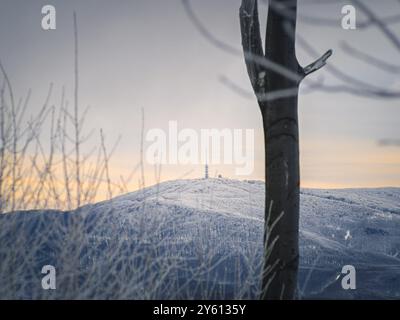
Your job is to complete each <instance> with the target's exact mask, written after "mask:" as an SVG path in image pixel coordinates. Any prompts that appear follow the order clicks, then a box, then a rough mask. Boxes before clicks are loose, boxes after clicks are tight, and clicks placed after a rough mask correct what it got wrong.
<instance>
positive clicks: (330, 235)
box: [0, 179, 400, 299]
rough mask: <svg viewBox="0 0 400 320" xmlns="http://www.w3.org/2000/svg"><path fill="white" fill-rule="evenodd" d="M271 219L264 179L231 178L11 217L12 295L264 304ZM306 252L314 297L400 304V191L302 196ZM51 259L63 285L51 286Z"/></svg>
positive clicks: (304, 265) (5, 279)
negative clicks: (265, 242) (346, 272)
mask: <svg viewBox="0 0 400 320" xmlns="http://www.w3.org/2000/svg"><path fill="white" fill-rule="evenodd" d="M263 216H264V184H263V183H262V182H260V181H237V180H228V179H207V180H206V179H197V180H177V181H169V182H165V183H161V184H160V185H156V186H153V187H149V188H147V189H145V190H142V191H137V192H133V193H129V194H126V195H123V196H120V197H117V198H114V199H112V200H111V201H105V202H101V203H98V204H95V205H88V206H85V207H82V208H79V209H78V210H76V211H71V212H56V211H40V212H37V211H31V212H18V213H13V214H6V215H2V216H0V298H27V299H31V298H45V299H47V298H124V299H126V298H127V299H148V298H167V299H168V298H178V299H181V298H200V299H201V298H217V299H220V298H255V297H257V295H258V291H259V284H260V268H261V265H262V258H261V257H262V237H263V234H262V232H263V221H264V219H263ZM300 247H301V248H300V249H301V258H300V277H299V293H300V296H301V297H302V298H329V299H333V298H344V299H347V298H366V299H368V298H400V189H398V188H382V189H344V190H311V189H304V190H302V194H301V221H300ZM47 264H49V265H53V266H55V267H56V270H57V289H56V290H48V291H46V290H43V289H42V288H41V279H42V277H43V275H42V274H41V268H42V266H43V265H47ZM346 264H351V265H354V267H355V268H356V271H357V289H356V290H343V289H342V288H341V285H340V282H341V277H340V272H341V269H342V266H343V265H346Z"/></svg>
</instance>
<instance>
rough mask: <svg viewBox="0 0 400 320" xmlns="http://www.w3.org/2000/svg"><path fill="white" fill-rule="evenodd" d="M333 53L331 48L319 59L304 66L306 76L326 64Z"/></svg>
mask: <svg viewBox="0 0 400 320" xmlns="http://www.w3.org/2000/svg"><path fill="white" fill-rule="evenodd" d="M332 53H333V51H332V49H329V50H328V51H327V52H325V53H324V54H323V55H322V56H321V57H320V58H319V59H317V60H315V61H314V62H313V63H311V64H309V65H308V66H307V67H304V68H303V72H304V76H305V77H306V76H308V75H309V74H311V73H313V72H315V71H317V70H319V69H321V68H322V67H323V66H324V65H326V61H327V60H328V59H329V57H330V56H331V55H332Z"/></svg>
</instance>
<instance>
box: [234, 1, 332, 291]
mask: <svg viewBox="0 0 400 320" xmlns="http://www.w3.org/2000/svg"><path fill="white" fill-rule="evenodd" d="M296 11H297V0H270V1H269V9H268V21H267V30H266V40H265V42H266V43H265V52H264V49H263V47H262V41H261V35H260V24H259V20H258V9H257V0H242V5H241V7H240V26H241V36H242V46H243V51H244V56H245V61H246V66H247V71H248V74H249V77H250V81H251V85H252V87H253V89H254V92H255V95H256V97H257V101H258V105H259V107H260V110H261V114H262V120H263V127H264V143H265V187H266V192H265V236H264V244H265V256H264V260H265V261H264V268H263V283H262V285H263V287H262V298H263V299H293V298H295V296H296V288H297V272H298V264H299V241H298V239H299V236H298V234H299V203H300V173H299V128H298V112H297V97H298V89H299V84H300V82H301V81H302V79H304V78H305V77H306V76H307V75H308V74H310V73H312V72H314V71H316V70H318V69H319V68H321V67H322V66H324V65H325V63H326V60H327V59H328V58H329V56H330V55H331V54H332V51H331V50H329V51H328V52H327V53H325V54H324V55H323V56H322V57H321V58H320V59H318V60H317V61H315V62H314V63H312V64H310V65H309V66H307V67H304V68H303V67H301V66H300V65H299V63H298V61H297V58H296V53H295V28H296Z"/></svg>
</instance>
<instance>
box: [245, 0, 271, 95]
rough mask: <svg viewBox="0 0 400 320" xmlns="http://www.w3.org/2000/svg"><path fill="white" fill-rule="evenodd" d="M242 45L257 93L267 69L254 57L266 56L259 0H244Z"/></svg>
mask: <svg viewBox="0 0 400 320" xmlns="http://www.w3.org/2000/svg"><path fill="white" fill-rule="evenodd" d="M239 17H240V30H241V36H242V47H243V51H244V53H245V62H246V67H247V72H248V74H249V77H250V81H251V85H252V86H253V89H254V91H255V92H256V93H258V92H259V90H260V88H261V87H263V85H264V78H265V70H264V68H263V67H262V66H261V65H260V64H259V63H257V61H256V59H254V57H264V51H263V48H262V41H261V34H260V22H259V20H258V8H257V0H242V4H241V6H240V10H239Z"/></svg>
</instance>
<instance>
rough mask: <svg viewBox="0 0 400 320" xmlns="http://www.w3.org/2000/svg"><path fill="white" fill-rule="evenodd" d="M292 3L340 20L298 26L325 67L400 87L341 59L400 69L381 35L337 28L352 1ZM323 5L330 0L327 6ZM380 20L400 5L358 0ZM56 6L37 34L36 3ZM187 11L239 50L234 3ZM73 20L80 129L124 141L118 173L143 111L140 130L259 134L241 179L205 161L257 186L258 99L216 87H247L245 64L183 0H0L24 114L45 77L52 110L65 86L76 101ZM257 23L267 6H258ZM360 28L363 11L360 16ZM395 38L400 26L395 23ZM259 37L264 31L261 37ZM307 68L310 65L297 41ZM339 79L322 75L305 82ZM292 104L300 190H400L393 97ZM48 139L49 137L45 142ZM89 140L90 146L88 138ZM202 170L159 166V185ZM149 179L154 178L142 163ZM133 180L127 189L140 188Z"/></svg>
mask: <svg viewBox="0 0 400 320" xmlns="http://www.w3.org/2000/svg"><path fill="white" fill-rule="evenodd" d="M302 2H303V1H301V0H300V1H299V16H312V17H321V18H322V17H326V18H328V19H330V20H335V19H337V26H321V25H317V26H316V25H311V24H309V23H307V22H305V21H303V20H302V19H299V21H298V29H297V32H298V35H301V37H302V38H305V39H306V40H307V41H308V42H309V43H311V44H312V45H313V47H314V48H315V49H316V50H317V51H318V52H319V53H320V54H322V53H324V52H325V51H326V50H328V49H333V51H334V54H333V56H332V57H331V58H330V60H329V62H328V63H329V64H332V65H334V66H336V67H337V68H339V69H340V70H342V71H344V72H346V73H347V74H349V75H351V76H353V77H356V78H358V79H361V80H363V81H365V82H369V83H371V84H375V85H377V86H381V87H383V88H386V89H393V90H394V89H398V90H400V77H399V75H400V73H399V72H397V73H394V72H393V73H388V72H384V71H382V70H379V69H378V68H376V67H374V66H371V65H368V64H365V63H363V62H360V61H359V60H356V59H354V58H353V57H351V56H349V55H348V54H347V53H345V52H344V51H343V50H342V48H341V46H340V44H341V42H343V41H346V42H347V43H350V44H351V45H353V46H355V47H356V48H358V49H360V50H362V51H365V52H368V53H369V54H371V55H374V56H376V57H380V58H381V59H383V60H385V61H388V62H391V63H392V64H397V65H400V59H399V57H400V51H396V50H395V48H394V47H393V46H392V45H391V44H390V43H389V42H388V41H387V39H386V38H384V37H383V36H382V34H381V33H379V32H378V31H377V29H376V28H373V27H372V28H370V29H367V30H364V29H357V30H344V29H342V28H341V22H340V21H341V17H342V14H341V8H342V6H343V5H344V4H347V3H348V2H343V1H337V2H335V1H329V4H322V3H323V2H324V1H321V3H319V4H312V2H311V1H304V3H302ZM325 2H326V1H325ZM365 3H367V4H369V5H370V6H371V8H373V9H374V11H375V12H376V13H377V14H379V15H381V16H388V15H389V16H390V15H393V14H395V13H400V4H399V2H398V1H394V0H393V1H392V0H384V1H365ZM46 4H52V5H54V6H55V8H56V10H57V29H56V30H51V31H44V30H42V28H41V19H42V14H41V8H42V6H44V5H46ZM192 5H193V9H194V10H195V12H196V14H197V16H198V17H199V18H200V19H201V21H203V23H204V25H205V26H206V27H207V28H208V30H210V31H211V32H212V33H213V34H214V36H215V37H216V38H218V39H220V40H222V41H224V42H225V43H228V44H229V45H231V46H233V47H236V48H238V49H240V46H241V39H240V28H239V18H238V10H239V6H240V1H239V0H192ZM74 10H75V11H76V12H77V16H78V25H79V64H80V92H79V96H80V104H81V108H82V109H84V108H85V107H86V106H88V105H90V106H91V109H90V111H89V114H88V117H87V122H86V128H87V131H90V130H91V129H92V128H96V129H100V128H103V130H104V132H105V134H106V138H107V142H108V143H109V144H110V145H112V142H113V141H115V140H116V139H117V138H118V136H119V135H121V136H122V139H121V141H120V143H119V146H118V148H117V149H116V152H115V154H114V156H113V158H112V160H111V162H110V165H111V168H112V172H113V174H115V175H119V174H122V175H128V174H129V172H131V171H132V169H133V168H134V167H135V166H136V164H137V163H138V161H139V150H140V132H141V109H142V108H143V110H144V114H145V131H147V130H149V129H152V128H163V129H165V130H167V128H168V121H177V122H178V126H179V129H184V128H193V129H195V130H196V131H200V129H207V128H216V129H223V128H231V129H246V128H250V129H251V128H252V129H254V130H255V150H254V151H255V169H254V172H253V174H251V175H249V176H236V175H235V172H234V166H231V165H225V166H223V165H218V166H217V165H216V166H210V175H212V176H214V175H215V174H216V173H218V174H222V176H225V177H229V178H238V179H263V177H264V154H263V153H264V145H263V134H262V123H261V115H260V112H259V109H258V106H257V102H256V101H255V98H254V99H252V98H247V97H245V96H243V95H240V94H238V93H237V92H235V91H234V90H232V88H229V87H227V86H226V84H224V83H223V82H221V80H220V78H221V76H223V77H226V78H228V79H230V80H231V81H232V82H234V83H235V84H236V85H237V86H239V87H241V88H242V89H243V90H245V91H249V92H251V86H250V82H249V80H248V76H247V72H246V68H245V64H244V61H243V58H240V57H237V56H235V55H230V54H229V53H227V52H224V51H222V50H220V49H219V48H217V47H215V46H214V45H213V44H211V43H210V42H209V41H208V40H207V39H205V38H204V37H203V36H202V35H201V34H200V33H199V31H198V30H197V29H196V27H195V26H194V25H193V23H192V22H191V21H190V19H189V18H188V15H187V14H186V12H185V10H184V8H183V6H182V3H181V1H180V0H118V1H105V0H85V1H54V0H46V1H41V0H40V1H39V0H31V1H23V0H0V41H1V42H0V43H1V45H0V60H1V62H2V64H3V65H4V67H5V69H6V70H7V72H8V74H9V77H10V81H11V83H12V85H13V88H14V94H15V95H16V97H24V96H25V95H26V92H27V91H28V89H29V88H31V89H32V100H31V103H30V106H29V109H28V113H35V112H37V111H38V110H39V109H40V108H41V106H42V104H43V101H44V99H45V96H46V93H47V88H48V86H49V83H50V82H53V83H54V92H53V96H52V100H51V101H52V103H53V104H56V105H57V104H58V103H59V101H60V99H61V88H62V86H63V85H65V87H66V92H67V96H68V99H69V101H70V103H72V101H73V85H74V81H73V75H74V73H73V71H74V47H73V11H74ZM259 10H260V14H261V17H260V18H261V22H262V26H263V28H264V25H265V18H266V10H267V7H266V6H265V5H260V9H259ZM357 18H358V19H359V21H362V20H363V15H362V13H361V12H360V13H357ZM390 28H391V30H392V31H393V32H396V33H397V34H398V35H399V36H400V23H397V24H392V25H391V26H390ZM263 32H264V30H263ZM297 55H298V59H299V61H300V63H301V64H302V65H307V64H308V63H310V62H312V61H313V60H315V58H316V57H310V56H309V55H308V54H307V53H306V52H305V51H304V50H303V49H302V48H301V47H300V46H299V47H298V48H297ZM310 77H312V79H314V80H319V79H321V78H320V77H323V78H324V81H325V82H326V83H331V84H335V83H337V80H335V79H333V78H332V76H330V75H329V74H328V73H327V71H326V70H325V69H321V70H319V71H318V72H317V73H315V74H313V75H311V76H310ZM302 91H303V90H301V94H300V98H299V116H300V138H301V142H300V144H301V177H302V181H301V185H302V187H315V188H342V187H378V186H397V187H400V146H399V144H397V146H396V145H389V146H382V145H380V144H379V141H380V140H382V139H392V140H396V139H400V98H399V99H397V100H396V99H378V98H371V97H357V96H354V95H352V94H348V93H340V92H339V93H338V92H336V93H326V92H318V91H314V92H311V93H308V92H302ZM45 136H46V133H44V137H45ZM95 142H96V141H93V143H95ZM203 171H204V168H203V166H201V165H184V166H183V165H165V166H163V167H162V171H161V180H162V181H163V180H170V179H177V178H180V177H183V176H185V177H186V178H197V177H201V176H203ZM145 173H146V184H153V183H154V181H155V177H154V168H153V166H151V165H149V164H146V165H145ZM136 186H137V183H136V184H133V185H132V188H134V187H136Z"/></svg>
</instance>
